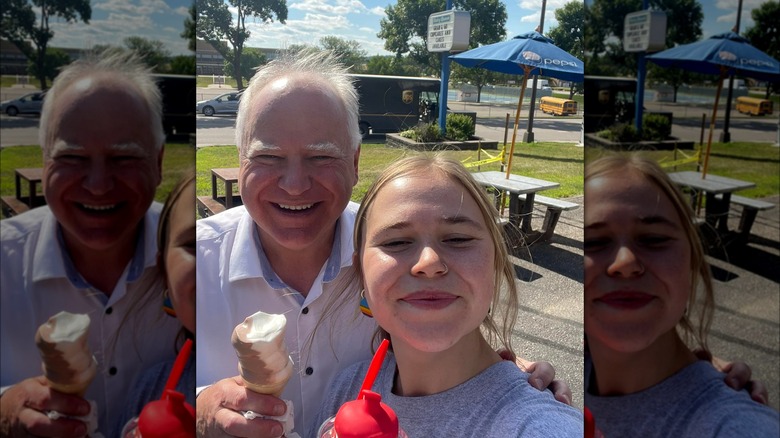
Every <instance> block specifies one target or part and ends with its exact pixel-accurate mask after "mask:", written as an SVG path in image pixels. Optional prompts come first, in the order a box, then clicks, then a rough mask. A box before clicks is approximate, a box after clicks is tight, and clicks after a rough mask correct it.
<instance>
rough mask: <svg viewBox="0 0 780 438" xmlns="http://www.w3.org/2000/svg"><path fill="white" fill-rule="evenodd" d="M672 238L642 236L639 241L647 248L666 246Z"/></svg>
mask: <svg viewBox="0 0 780 438" xmlns="http://www.w3.org/2000/svg"><path fill="white" fill-rule="evenodd" d="M671 240H672V238H671V237H669V236H642V237H641V238H640V239H639V241H640V242H641V243H642V244H643V245H647V246H660V245H664V244H665V243H667V242H669V241H671Z"/></svg>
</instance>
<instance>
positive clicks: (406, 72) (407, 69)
mask: <svg viewBox="0 0 780 438" xmlns="http://www.w3.org/2000/svg"><path fill="white" fill-rule="evenodd" d="M365 72H366V73H367V74H370V75H392V76H422V74H423V73H422V69H421V68H420V66H419V65H418V64H417V63H416V62H414V61H413V60H412V59H411V58H409V57H398V56H393V55H387V56H383V55H375V56H372V57H370V58H368V62H367V63H366V71H365Z"/></svg>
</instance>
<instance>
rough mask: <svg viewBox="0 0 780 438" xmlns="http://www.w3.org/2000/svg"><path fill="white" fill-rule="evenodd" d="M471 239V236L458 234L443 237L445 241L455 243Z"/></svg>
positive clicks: (466, 241)
mask: <svg viewBox="0 0 780 438" xmlns="http://www.w3.org/2000/svg"><path fill="white" fill-rule="evenodd" d="M473 240H474V238H473V237H466V236H459V237H450V238H448V239H445V242H447V243H451V244H456V245H457V244H461V243H468V242H471V241H473Z"/></svg>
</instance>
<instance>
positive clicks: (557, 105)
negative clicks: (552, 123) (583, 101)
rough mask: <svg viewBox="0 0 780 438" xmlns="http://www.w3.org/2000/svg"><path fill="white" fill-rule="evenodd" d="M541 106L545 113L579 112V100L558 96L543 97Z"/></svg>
mask: <svg viewBox="0 0 780 438" xmlns="http://www.w3.org/2000/svg"><path fill="white" fill-rule="evenodd" d="M539 108H540V109H541V110H542V112H543V113H549V114H552V115H555V116H568V115H570V114H577V102H575V101H573V100H569V99H561V98H558V97H548V96H545V97H543V98H542V101H541V105H539Z"/></svg>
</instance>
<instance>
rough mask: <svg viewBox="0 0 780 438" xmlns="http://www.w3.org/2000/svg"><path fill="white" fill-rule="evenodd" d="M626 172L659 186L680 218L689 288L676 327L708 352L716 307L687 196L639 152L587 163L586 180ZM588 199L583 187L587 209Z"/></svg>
mask: <svg viewBox="0 0 780 438" xmlns="http://www.w3.org/2000/svg"><path fill="white" fill-rule="evenodd" d="M627 172H635V173H638V174H640V175H641V176H643V177H644V178H645V179H647V180H648V181H650V182H651V183H653V184H655V185H656V186H657V187H658V188H659V189H661V192H662V193H663V194H664V195H666V197H667V198H668V199H669V201H671V203H672V205H673V206H674V209H675V210H676V211H677V214H678V215H679V217H680V222H681V223H682V227H683V230H684V232H685V235H686V237H687V238H688V245H689V247H690V249H691V266H690V272H691V290H690V292H689V295H688V307H687V309H686V311H685V314H683V316H682V318H681V319H680V322H679V324H678V326H679V328H680V329H681V330H682V332H683V335H684V337H685V341H686V342H687V343H688V345H691V344H692V343H698V345H699V346H700V347H701V348H702V349H704V351H705V352H709V350H708V348H707V333H708V332H709V329H710V324H711V322H712V314H713V310H714V307H715V299H714V291H713V285H712V276H711V274H710V265H709V263H707V259H706V258H705V252H704V248H703V246H702V242H701V238H700V236H699V230H698V227H697V225H696V223H695V221H694V219H695V215H694V214H693V210H692V209H691V206H690V205H689V201H688V198H687V197H686V195H684V194H683V193H682V192H681V191H680V189H679V188H678V187H677V185H676V184H675V183H674V182H672V180H671V179H670V178H669V175H667V174H666V172H665V171H664V170H663V169H662V168H661V166H659V165H658V163H656V162H655V161H654V160H652V159H649V158H646V157H643V156H641V155H640V154H638V153H610V154H607V155H604V156H602V157H600V158H597V159H596V160H593V161H590V162H588V163H586V165H585V183H587V182H588V180H590V179H592V178H597V177H601V176H604V175H609V174H624V173H627ZM587 202H588V193H587V190H586V191H585V203H586V204H585V205H586V207H585V208H587ZM700 284H701V286H702V289H703V299H702V302H701V303H700V304H699V303H698V302H697V293H698V290H699V285H700ZM697 309H698V312H697V313H698V316H699V317H698V321H697V324H694V323H693V321H692V315H693V314H694V312H695V310H697Z"/></svg>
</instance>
